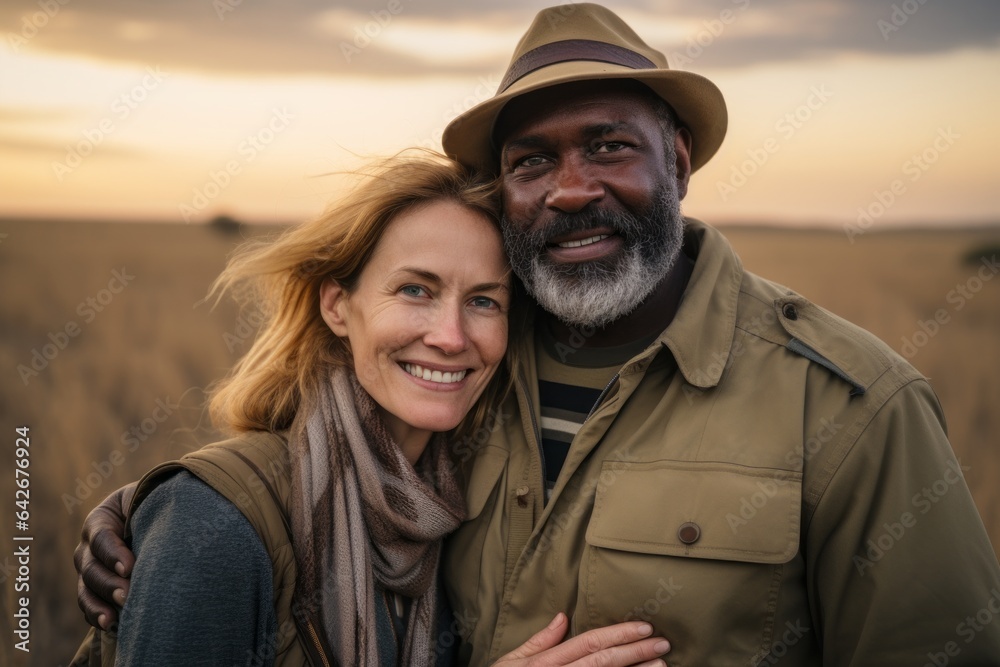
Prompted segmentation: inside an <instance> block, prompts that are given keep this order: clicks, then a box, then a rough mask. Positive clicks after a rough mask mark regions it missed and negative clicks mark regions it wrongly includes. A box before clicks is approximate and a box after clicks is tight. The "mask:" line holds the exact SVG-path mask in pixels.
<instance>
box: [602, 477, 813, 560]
mask: <svg viewBox="0 0 1000 667" xmlns="http://www.w3.org/2000/svg"><path fill="white" fill-rule="evenodd" d="M601 480H602V481H603V480H609V481H608V483H607V484H601V485H599V486H598V489H597V497H596V499H595V501H594V513H593V516H592V517H591V519H590V524H589V525H588V527H587V543H588V544H591V545H593V546H596V547H603V548H607V549H618V550H622V551H632V552H637V553H646V554H659V555H664V556H687V557H693V558H708V559H714V560H736V561H746V562H752V563H786V562H788V561H789V560H791V559H792V557H793V556H794V555H795V554H796V552H797V551H798V548H799V518H800V514H801V507H802V474H801V473H798V472H794V471H790V470H775V469H769V468H748V467H745V466H739V465H733V464H726V463H698V462H689V461H654V462H649V463H625V462H620V461H608V462H605V463H604V466H603V470H602V473H601Z"/></svg>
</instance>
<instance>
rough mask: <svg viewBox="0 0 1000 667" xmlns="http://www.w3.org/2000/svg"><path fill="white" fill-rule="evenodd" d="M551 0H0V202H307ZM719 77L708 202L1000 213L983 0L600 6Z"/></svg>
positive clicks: (907, 219) (997, 25)
mask: <svg viewBox="0 0 1000 667" xmlns="http://www.w3.org/2000/svg"><path fill="white" fill-rule="evenodd" d="M549 4H552V3H551V2H536V1H533V0H513V1H510V2H502V3H501V2H499V1H498V0H493V1H492V2H482V1H476V0H473V1H471V2H468V1H467V2H462V3H458V2H444V1H443V0H374V1H372V2H363V1H361V0H350V1H348V2H337V3H333V2H322V1H320V0H299V1H296V2H277V1H275V0H261V1H255V0H172V1H167V2H164V1H160V2H154V1H153V0H145V1H136V0H34V1H33V2H32V1H28V0H8V1H5V2H4V3H3V5H2V7H0V25H2V26H3V35H2V39H0V217H20V216H29V217H59V218H66V217H68V218H85V219H114V220H165V221H175V222H180V223H183V222H201V221H205V220H208V219H210V218H212V217H213V216H215V215H217V214H221V213H226V214H229V215H233V216H236V217H239V218H241V219H247V220H253V221H294V220H301V219H303V218H306V217H309V216H312V215H315V214H317V213H319V212H320V211H321V210H322V209H323V208H324V206H325V205H326V204H327V203H328V202H329V201H330V200H331V199H332V198H333V197H335V196H336V194H337V192H338V191H339V189H340V188H341V187H343V183H344V181H343V180H341V178H340V177H338V176H336V175H331V173H335V172H343V171H345V170H350V169H351V168H354V167H356V166H358V165H359V164H361V163H362V162H363V161H364V159H366V158H368V157H375V156H380V155H385V154H388V153H394V152H396V151H398V150H400V149H402V148H404V147H406V146H411V145H418V146H426V147H434V148H440V137H441V131H442V130H443V129H444V126H445V125H446V124H447V122H448V121H449V120H450V119H451V118H453V117H454V116H455V115H456V114H458V113H459V112H461V111H463V110H465V109H466V108H468V107H470V106H472V105H473V104H474V103H476V102H479V101H482V100H484V99H486V98H488V97H489V96H491V95H492V94H493V92H494V91H495V89H496V87H497V84H498V83H499V81H500V78H501V77H502V75H503V72H504V70H505V68H506V66H507V63H508V61H509V58H510V54H511V52H512V51H513V48H514V45H515V44H516V42H517V40H518V39H519V37H520V35H521V34H522V33H523V32H524V30H525V29H526V28H527V26H528V25H529V23H530V22H531V20H532V18H533V16H534V14H535V13H536V12H537V11H538V10H539V9H541V8H543V7H545V6H547V5H549ZM608 6H609V7H611V8H612V9H614V10H615V11H616V12H618V13H619V14H620V15H621V16H622V17H623V18H624V19H625V20H626V21H627V22H629V23H630V24H631V25H632V26H633V27H634V28H635V29H636V30H637V32H639V34H640V35H641V36H643V37H644V38H645V39H646V41H647V42H648V43H649V44H650V45H651V46H653V47H655V48H658V49H660V50H662V51H663V52H665V53H666V54H667V56H668V59H669V60H670V61H671V66H672V67H675V68H677V69H685V70H690V71H694V72H697V73H699V74H702V75H704V76H707V77H708V78H710V79H711V80H713V81H714V82H715V83H716V84H717V85H718V86H719V87H720V88H721V89H722V91H723V94H724V95H725V97H726V100H727V103H728V106H729V113H730V126H729V134H728V136H727V138H726V141H725V143H724V144H723V147H722V150H721V151H720V152H719V153H718V154H717V155H716V157H715V158H714V159H713V160H712V161H711V162H710V163H709V164H708V165H707V166H706V167H705V168H704V169H702V170H701V171H699V172H698V173H697V174H695V176H694V179H693V181H692V189H691V191H690V193H689V195H688V197H687V199H686V200H685V202H684V206H685V212H686V213H688V214H689V215H694V216H696V217H700V218H703V219H705V220H707V221H710V222H734V221H752V222H758V223H779V224H800V225H814V224H822V225H832V226H844V225H851V224H858V218H859V215H860V213H859V209H861V210H867V211H868V213H869V214H870V215H871V218H869V219H868V220H867V221H865V222H864V224H866V225H871V226H877V227H891V226H893V225H899V224H907V223H918V224H980V223H996V222H998V221H1000V197H998V195H997V190H998V186H1000V181H998V177H997V175H996V170H997V163H998V159H997V155H998V152H1000V131H998V129H997V120H996V117H997V109H998V108H1000V3H998V2H996V1H995V0H951V1H949V2H945V1H944V0H905V1H904V0H896V1H888V0H875V1H872V2H861V1H860V0H859V1H856V2H848V1H846V0H814V1H810V2H795V1H794V0H723V1H716V2H695V1H693V0H689V1H687V0H676V1H668V0H648V1H641V0H629V1H622V2H614V3H608Z"/></svg>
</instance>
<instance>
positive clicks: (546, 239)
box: [504, 209, 642, 246]
mask: <svg viewBox="0 0 1000 667" xmlns="http://www.w3.org/2000/svg"><path fill="white" fill-rule="evenodd" d="M641 226H642V224H641V221H640V220H638V219H637V218H636V216H634V215H632V214H630V213H625V212H617V211H606V210H601V209H594V210H590V211H581V212H579V213H560V214H558V215H557V216H555V217H554V218H553V219H552V220H551V221H550V222H549V223H548V224H547V225H546V226H545V227H543V228H540V229H532V230H524V231H514V229H513V226H512V225H510V224H505V225H504V229H505V230H511V232H513V233H512V234H511V235H512V236H515V237H519V239H520V240H521V241H522V242H525V241H526V242H528V243H531V244H533V245H537V246H544V245H547V244H549V243H550V242H551V240H552V239H553V238H556V237H559V236H564V235H566V234H571V233H573V232H578V231H582V230H586V229H596V228H599V227H606V228H609V229H612V230H614V231H615V232H616V233H618V234H620V235H622V236H626V237H627V236H629V235H631V234H634V233H635V232H636V230H638V229H639V228H640V227H641Z"/></svg>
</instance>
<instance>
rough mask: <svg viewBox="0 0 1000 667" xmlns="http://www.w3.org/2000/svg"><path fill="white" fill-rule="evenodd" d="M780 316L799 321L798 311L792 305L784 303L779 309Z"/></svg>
mask: <svg viewBox="0 0 1000 667" xmlns="http://www.w3.org/2000/svg"><path fill="white" fill-rule="evenodd" d="M781 314H782V315H784V316H785V317H786V318H788V319H790V320H797V319H799V311H798V310H796V309H795V304H794V303H786V304H785V305H784V306H782V307H781Z"/></svg>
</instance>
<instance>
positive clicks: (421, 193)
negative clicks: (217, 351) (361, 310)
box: [209, 150, 513, 438]
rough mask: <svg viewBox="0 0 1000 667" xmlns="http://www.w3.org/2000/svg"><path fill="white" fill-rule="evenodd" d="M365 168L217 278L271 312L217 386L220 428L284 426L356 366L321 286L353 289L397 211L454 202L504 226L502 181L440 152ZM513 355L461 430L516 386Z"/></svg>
mask: <svg viewBox="0 0 1000 667" xmlns="http://www.w3.org/2000/svg"><path fill="white" fill-rule="evenodd" d="M358 175H359V176H361V178H362V182H361V183H360V185H358V186H357V187H355V188H354V189H353V190H352V191H351V192H350V194H348V195H347V196H346V197H345V198H344V199H342V200H341V201H339V202H337V203H336V204H335V205H334V206H333V207H332V208H331V209H329V210H327V211H326V212H325V213H324V214H323V215H321V216H320V217H319V218H316V219H315V220H312V221H309V222H306V223H303V224H300V225H297V226H295V227H292V228H290V229H288V230H287V231H285V232H284V233H282V234H281V235H280V236H278V237H277V238H276V239H265V240H251V241H248V242H246V243H244V244H243V245H242V246H240V248H238V249H237V251H236V253H235V254H234V255H233V257H232V258H231V259H230V261H229V263H228V265H227V266H226V268H225V270H224V271H223V272H222V274H221V275H220V276H219V277H218V279H216V281H215V283H214V284H213V286H212V290H211V292H210V295H211V296H214V297H215V299H216V302H217V301H218V299H220V298H221V297H222V295H223V294H224V293H226V292H230V293H232V294H233V295H234V296H235V297H236V298H237V300H238V301H239V302H240V303H241V304H242V305H243V306H244V307H253V308H255V309H259V311H260V312H261V314H262V316H263V323H262V324H261V328H260V331H259V333H258V335H257V338H256V339H255V340H254V343H253V345H252V346H251V348H250V350H249V351H248V352H247V353H246V355H245V356H244V357H243V358H241V359H240V360H239V362H238V363H237V364H236V365H235V367H234V368H233V370H232V371H231V372H230V374H229V375H228V376H227V377H226V378H225V379H223V380H221V381H220V382H218V383H217V384H216V385H215V386H214V387H213V388H212V391H211V396H210V400H209V413H210V414H211V417H212V421H213V422H214V423H215V424H216V426H218V427H219V428H221V429H223V430H225V431H228V432H235V433H240V432H246V431H281V430H285V429H287V428H289V427H290V426H291V424H292V420H293V419H294V417H295V413H296V411H297V410H298V407H299V404H300V402H301V400H302V396H303V395H304V393H305V392H308V391H309V388H310V386H314V383H315V382H316V381H317V379H318V378H321V377H323V376H324V374H329V372H330V370H332V368H333V367H334V366H352V365H353V360H352V358H351V354H350V350H349V348H348V345H347V343H346V341H344V340H343V339H341V338H340V337H338V336H336V335H335V334H334V333H333V332H332V331H330V328H329V327H328V326H327V325H326V323H325V322H324V321H323V318H322V316H321V315H320V308H319V300H320V286H321V284H322V283H323V281H325V280H327V279H331V278H332V279H333V280H336V281H337V282H339V283H340V284H342V285H343V286H344V287H345V289H347V290H348V291H349V290H351V289H352V288H353V287H354V285H355V283H356V282H357V280H358V277H359V276H360V274H361V271H362V270H363V269H364V267H365V266H366V265H367V263H368V260H369V259H370V258H371V256H372V253H373V252H374V251H375V247H376V246H377V245H378V242H379V240H380V239H381V238H382V234H383V232H384V231H385V229H386V228H387V227H388V225H389V224H390V223H391V222H392V221H393V220H394V219H395V218H396V216H397V215H399V214H400V213H402V212H404V211H407V210H409V209H411V208H413V207H414V206H417V205H420V204H425V203H429V202H434V201H441V200H445V201H454V202H456V203H458V204H460V205H462V206H466V207H468V208H470V209H472V210H474V211H478V212H480V213H482V214H483V215H484V216H485V217H486V218H487V219H489V220H490V221H492V222H493V223H494V224H495V225H497V227H498V228H499V220H498V208H499V207H498V191H497V187H496V183H495V181H494V180H493V179H492V178H491V177H488V176H487V175H479V174H476V173H474V172H471V171H469V170H467V169H466V168H464V167H462V166H461V165H459V164H458V163H456V162H454V161H452V160H450V159H448V158H446V157H445V156H443V155H441V154H439V153H434V152H432V151H415V150H410V151H404V152H403V153H400V154H398V155H396V156H394V157H391V158H388V159H385V160H382V161H380V162H378V163H375V164H374V165H372V166H370V167H368V168H366V169H365V170H363V171H361V172H360V173H359V174H358ZM445 224H446V223H445ZM511 279H512V281H513V277H512V278H511ZM512 289H513V285H512ZM508 349H510V346H508ZM511 363H513V362H512V361H511V360H510V358H509V354H508V358H507V361H506V362H505V364H502V365H501V368H500V369H499V370H498V371H497V373H496V375H495V376H494V377H493V379H492V381H491V382H490V383H489V385H487V388H486V390H485V391H484V392H483V395H482V396H481V397H480V399H479V401H478V402H477V404H476V406H475V407H474V408H473V409H472V410H471V411H470V413H469V414H468V415H467V416H466V418H465V419H464V420H463V421H462V423H461V424H459V426H458V427H457V428H456V429H455V431H453V432H452V435H453V437H455V438H460V437H463V436H464V435H466V434H469V433H471V432H473V431H474V430H476V429H478V428H480V427H481V426H482V425H483V424H484V423H485V421H486V417H487V414H488V412H489V410H490V408H491V407H493V406H496V405H498V404H499V402H500V401H501V400H502V399H503V396H504V395H505V394H506V392H507V391H508V390H509V389H510V384H511V382H510V378H511V377H512V373H511V372H510V368H511Z"/></svg>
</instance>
